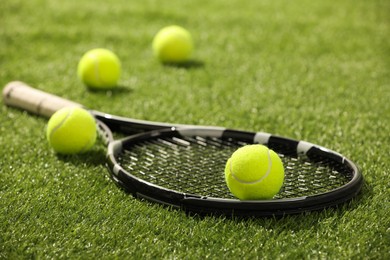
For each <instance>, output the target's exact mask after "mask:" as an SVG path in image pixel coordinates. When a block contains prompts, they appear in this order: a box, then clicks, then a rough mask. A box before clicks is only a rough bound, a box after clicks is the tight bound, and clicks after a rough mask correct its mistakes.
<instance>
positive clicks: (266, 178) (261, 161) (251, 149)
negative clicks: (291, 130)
mask: <svg viewBox="0 0 390 260" xmlns="http://www.w3.org/2000/svg"><path fill="white" fill-rule="evenodd" d="M225 180H226V183H227V186H228V188H229V190H230V192H231V193H233V195H234V196H236V197H237V198H239V199H240V200H257V199H271V198H273V197H274V196H275V194H277V193H278V192H279V190H280V188H281V187H282V185H283V180H284V168H283V163H282V160H281V159H280V158H279V156H278V155H277V154H276V153H275V152H274V151H272V150H270V149H268V147H266V146H264V145H260V144H254V145H247V146H243V147H241V148H239V149H237V150H236V151H235V152H234V153H233V154H232V156H231V157H230V158H229V159H228V161H227V163H226V167H225Z"/></svg>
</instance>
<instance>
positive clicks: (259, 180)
mask: <svg viewBox="0 0 390 260" xmlns="http://www.w3.org/2000/svg"><path fill="white" fill-rule="evenodd" d="M267 155H268V169H267V172H266V173H265V174H264V175H263V176H262V177H261V178H260V179H258V180H255V181H244V180H241V179H239V178H238V177H237V176H236V175H235V174H234V172H233V166H232V161H233V160H232V161H231V162H230V172H231V174H232V177H233V178H234V179H235V180H236V181H238V182H240V183H244V184H256V183H259V182H262V181H263V180H264V179H265V178H267V177H268V175H269V174H270V172H271V169H272V160H271V153H270V150H269V149H268V153H267Z"/></svg>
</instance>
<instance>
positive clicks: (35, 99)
mask: <svg viewBox="0 0 390 260" xmlns="http://www.w3.org/2000/svg"><path fill="white" fill-rule="evenodd" d="M3 101H4V103H5V104H6V105H7V106H12V107H17V108H21V109H24V110H26V111H28V112H31V113H34V114H38V115H41V116H45V117H48V118H49V117H50V116H51V115H52V114H54V113H55V112H56V111H57V110H59V109H61V108H64V107H82V105H80V104H78V103H76V102H73V101H70V100H67V99H64V98H61V97H58V96H55V95H52V94H49V93H46V92H43V91H41V90H38V89H35V88H32V87H30V86H28V85H27V84H26V83H23V82H21V81H12V82H9V83H8V84H7V85H6V86H5V87H4V89H3Z"/></svg>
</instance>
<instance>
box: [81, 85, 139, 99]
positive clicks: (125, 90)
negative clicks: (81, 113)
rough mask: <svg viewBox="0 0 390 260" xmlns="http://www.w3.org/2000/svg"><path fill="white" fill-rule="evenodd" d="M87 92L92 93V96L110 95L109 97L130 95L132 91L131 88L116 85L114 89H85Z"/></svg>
mask: <svg viewBox="0 0 390 260" xmlns="http://www.w3.org/2000/svg"><path fill="white" fill-rule="evenodd" d="M87 89H88V91H89V92H91V93H94V94H104V95H107V94H110V95H118V96H119V95H122V94H128V93H132V92H133V91H134V90H133V89H132V88H131V87H128V86H124V85H118V86H116V87H114V88H110V89H97V88H91V87H88V88H87Z"/></svg>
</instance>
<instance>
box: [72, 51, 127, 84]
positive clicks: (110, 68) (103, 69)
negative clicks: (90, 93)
mask: <svg viewBox="0 0 390 260" xmlns="http://www.w3.org/2000/svg"><path fill="white" fill-rule="evenodd" d="M77 75H78V77H79V79H80V80H81V81H82V82H83V83H84V84H85V85H86V86H87V87H89V88H92V89H111V88H114V87H116V86H117V85H118V81H119V78H120V75H121V62H120V60H119V58H118V56H117V55H116V54H115V53H114V52H112V51H110V50H108V49H102V48H98V49H92V50H90V51H88V52H86V53H85V54H84V55H83V56H82V57H81V59H80V61H79V63H78V66H77Z"/></svg>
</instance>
